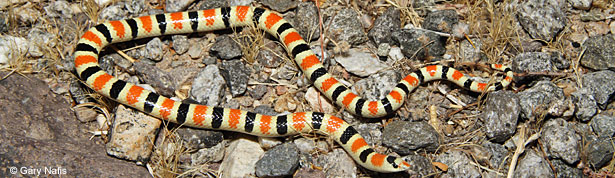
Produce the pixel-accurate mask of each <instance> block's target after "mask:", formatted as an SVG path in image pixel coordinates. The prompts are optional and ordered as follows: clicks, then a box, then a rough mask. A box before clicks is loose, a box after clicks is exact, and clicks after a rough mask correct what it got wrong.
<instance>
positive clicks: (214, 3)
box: [197, 0, 230, 10]
mask: <svg viewBox="0 0 615 178" xmlns="http://www.w3.org/2000/svg"><path fill="white" fill-rule="evenodd" d="M228 6H230V4H229V2H228V0H207V1H201V4H200V5H199V6H198V8H197V9H203V10H205V9H215V8H221V7H228Z"/></svg>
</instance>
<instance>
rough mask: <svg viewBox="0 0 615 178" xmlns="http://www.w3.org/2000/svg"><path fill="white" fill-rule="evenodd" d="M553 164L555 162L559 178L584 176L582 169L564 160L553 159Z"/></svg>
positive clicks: (554, 165)
mask: <svg viewBox="0 0 615 178" xmlns="http://www.w3.org/2000/svg"><path fill="white" fill-rule="evenodd" d="M551 164H553V167H554V168H555V171H557V178H568V177H583V171H581V169H578V168H575V167H571V166H569V165H567V164H566V163H565V162H564V161H562V160H559V159H554V160H551Z"/></svg>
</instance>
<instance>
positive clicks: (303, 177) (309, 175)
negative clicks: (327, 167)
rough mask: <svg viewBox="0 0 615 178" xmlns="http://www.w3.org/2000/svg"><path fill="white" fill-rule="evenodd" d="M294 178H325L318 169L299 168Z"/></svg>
mask: <svg viewBox="0 0 615 178" xmlns="http://www.w3.org/2000/svg"><path fill="white" fill-rule="evenodd" d="M293 177H295V178H322V177H326V175H325V172H323V171H322V170H320V169H311V168H301V169H299V171H297V173H296V174H295V175H293Z"/></svg>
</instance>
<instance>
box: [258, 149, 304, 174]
mask: <svg viewBox="0 0 615 178" xmlns="http://www.w3.org/2000/svg"><path fill="white" fill-rule="evenodd" d="M297 167H299V150H297V147H296V146H295V145H294V144H292V143H288V144H282V145H279V146H276V147H273V149H271V150H269V151H267V152H265V155H264V156H263V157H262V158H261V159H260V160H258V161H257V162H256V176H258V177H282V176H290V175H292V174H293V173H294V172H295V170H297Z"/></svg>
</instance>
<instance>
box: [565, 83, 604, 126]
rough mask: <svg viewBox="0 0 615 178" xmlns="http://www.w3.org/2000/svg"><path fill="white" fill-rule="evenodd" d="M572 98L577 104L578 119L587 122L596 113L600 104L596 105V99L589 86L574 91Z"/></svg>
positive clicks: (576, 114) (576, 113)
mask: <svg viewBox="0 0 615 178" xmlns="http://www.w3.org/2000/svg"><path fill="white" fill-rule="evenodd" d="M570 98H571V99H572V102H573V103H574V105H575V108H576V112H575V116H576V117H577V119H579V120H581V121H583V122H587V121H589V120H590V119H591V118H592V117H594V115H596V112H597V110H598V105H596V100H595V99H594V96H593V95H592V92H591V91H590V90H589V89H588V88H581V89H579V90H577V91H575V92H572V93H571V94H570Z"/></svg>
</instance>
